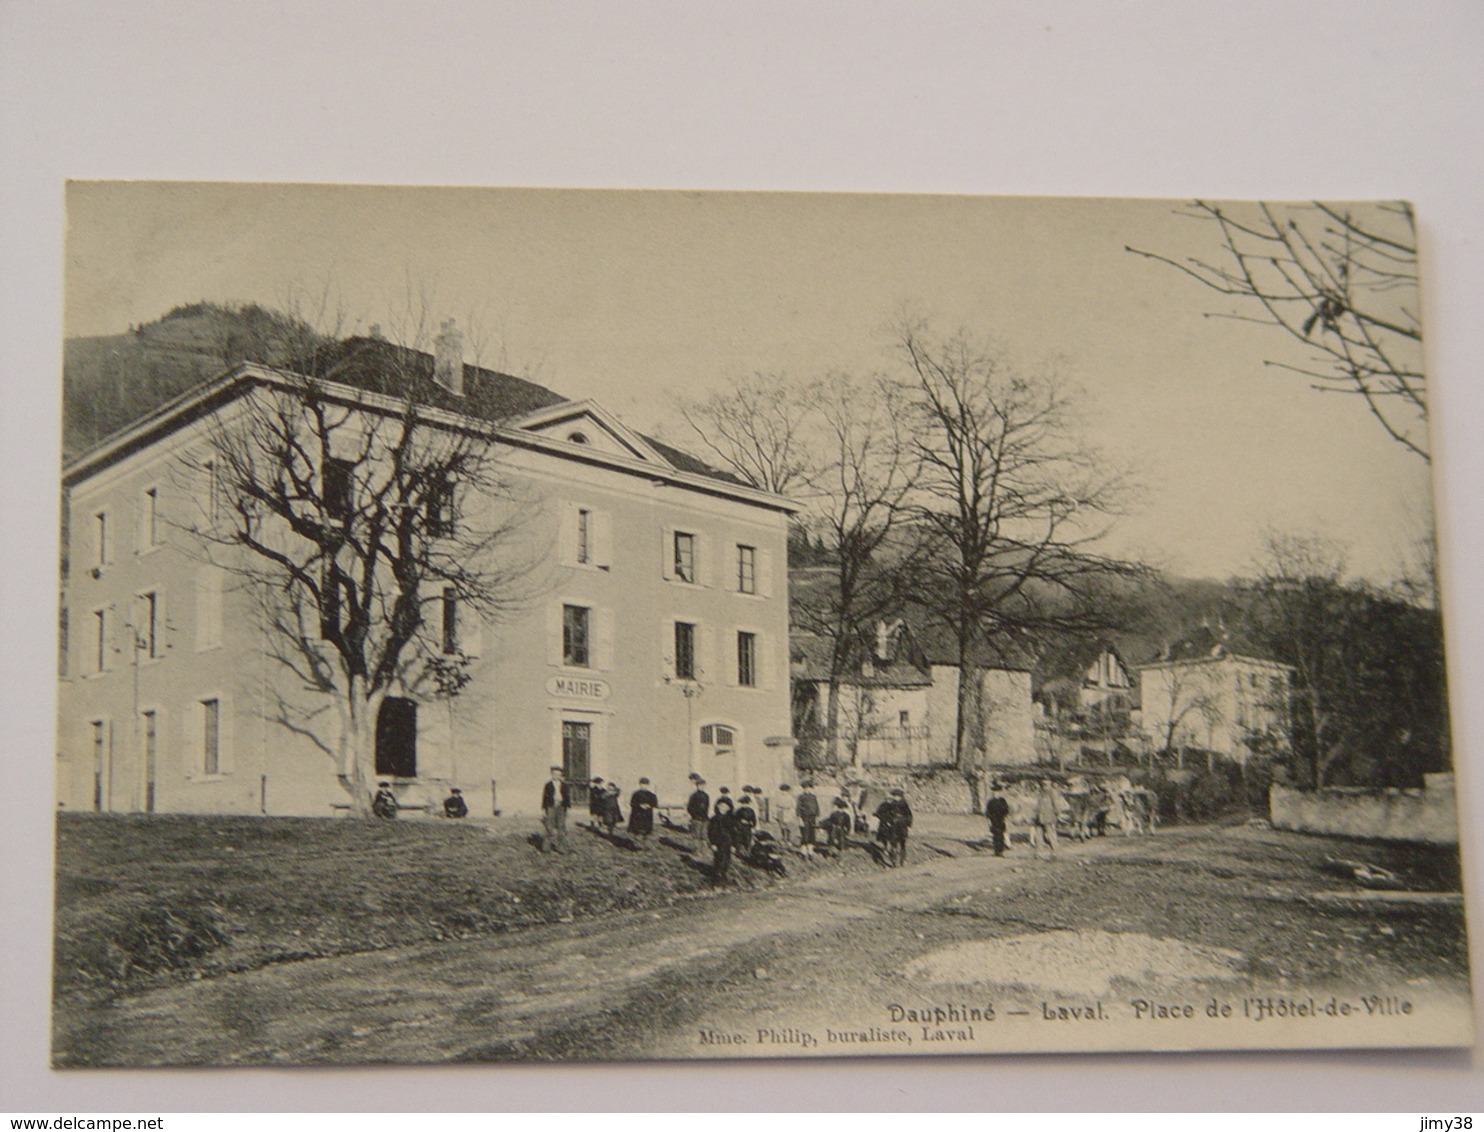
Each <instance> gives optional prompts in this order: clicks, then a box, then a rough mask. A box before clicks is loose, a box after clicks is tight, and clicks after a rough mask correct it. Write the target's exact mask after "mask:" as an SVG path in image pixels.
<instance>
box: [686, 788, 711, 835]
mask: <svg viewBox="0 0 1484 1132" xmlns="http://www.w3.org/2000/svg"><path fill="white" fill-rule="evenodd" d="M692 781H693V782H694V783H695V784H696V788H695V789H694V790H692V791H691V795H690V797H689V798H688V799H687V800H686V803H685V812H686V814H688V815H689V816H690V835H691V836H692V837H694V838H695V839H696V840H697V841H705V840H706V823H707V822H708V821H709V820H710V818H711V795H710V794H708V793H706V780H705V779H704V778H702V777H701V776H700V775H696V776H695V777H694V778H693V779H692Z"/></svg>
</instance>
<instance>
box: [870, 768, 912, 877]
mask: <svg viewBox="0 0 1484 1132" xmlns="http://www.w3.org/2000/svg"><path fill="white" fill-rule="evenodd" d="M911 828H912V807H911V806H909V805H907V794H906V791H904V790H903V789H902V788H901V787H900V786H894V787H892V790H891V794H890V795H888V796H887V799H886V801H884V802H882V803H881V805H879V806H877V807H876V837H877V839H878V840H880V842H881V846H882V848H883V849H884V850H885V851H886V864H887V866H888V867H889V868H893V869H894V868H896V867H897V866H898V865H905V864H906V863H907V831H908V830H909V829H911Z"/></svg>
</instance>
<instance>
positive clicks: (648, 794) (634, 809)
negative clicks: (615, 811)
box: [629, 778, 660, 845]
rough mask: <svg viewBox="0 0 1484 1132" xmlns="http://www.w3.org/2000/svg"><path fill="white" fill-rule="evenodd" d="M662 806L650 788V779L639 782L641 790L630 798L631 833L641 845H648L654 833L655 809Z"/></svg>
mask: <svg viewBox="0 0 1484 1132" xmlns="http://www.w3.org/2000/svg"><path fill="white" fill-rule="evenodd" d="M659 804H660V800H659V798H658V797H657V796H656V795H655V792H654V791H653V790H651V789H650V788H649V779H647V778H641V779H640V780H639V789H637V790H635V791H634V793H633V794H632V795H631V796H630V798H629V832H630V833H631V834H633V835H634V836H635V837H637V838H638V839H639V841H640V843H641V844H646V845H647V844H648V843H649V838H650V835H651V834H653V833H654V808H655V807H656V806H658V805H659Z"/></svg>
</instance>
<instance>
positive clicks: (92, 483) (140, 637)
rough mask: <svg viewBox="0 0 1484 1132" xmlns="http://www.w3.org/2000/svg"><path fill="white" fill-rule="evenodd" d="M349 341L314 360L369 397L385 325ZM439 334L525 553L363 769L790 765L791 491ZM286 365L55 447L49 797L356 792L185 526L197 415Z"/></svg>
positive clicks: (679, 774) (322, 796)
mask: <svg viewBox="0 0 1484 1132" xmlns="http://www.w3.org/2000/svg"><path fill="white" fill-rule="evenodd" d="M344 345H345V346H346V347H347V348H348V349H353V350H356V351H359V352H360V353H359V355H358V356H359V357H360V365H359V367H358V368H357V367H344V370H343V372H344V375H345V376H343V377H337V379H336V380H343V381H345V382H347V383H348V384H346V385H345V386H343V387H341V386H337V385H335V384H333V383H326V384H324V385H323V388H324V390H325V393H326V395H327V396H330V397H337V396H338V397H343V398H344V399H346V400H347V401H353V400H356V399H357V398H359V399H360V403H361V404H365V403H367V401H366V391H367V389H368V388H373V387H374V386H375V383H376V379H377V378H376V368H377V358H378V355H379V351H382V350H385V349H390V347H387V346H386V345H385V343H382V342H381V341H380V340H379V339H375V338H372V339H352V340H350V341H348V342H347V343H345V344H344ZM448 350H452V351H455V358H454V360H452V361H450V360H449V359H448V358H447V357H446V356H440V357H439V358H438V360H437V363H436V366H435V361H434V357H433V356H432V355H427V354H423V355H420V356H419V357H420V360H421V361H422V362H425V363H426V369H427V371H428V372H429V373H430V374H437V375H442V381H441V385H442V388H441V390H440V394H439V396H440V404H441V405H442V407H443V412H444V414H445V419H446V420H448V421H449V422H451V424H452V425H454V426H457V427H480V428H484V429H486V430H488V433H489V435H490V437H491V440H492V442H493V443H496V444H498V445H499V450H500V456H499V459H500V461H501V464H502V475H504V476H505V477H506V478H507V480H508V482H509V483H511V484H512V485H513V488H514V489H515V490H516V492H517V494H518V495H519V497H520V499H521V500H522V508H523V511H524V512H525V514H524V515H523V521H522V523H521V525H520V538H521V539H522V540H524V546H525V548H526V549H527V550H528V551H530V553H531V555H532V556H534V557H535V558H537V559H539V561H538V562H537V566H538V567H539V568H538V569H536V570H535V571H534V572H533V573H532V575H531V576H532V578H533V579H534V580H533V583H532V585H531V586H530V587H528V590H529V592H527V593H526V594H524V595H523V597H522V599H521V601H520V602H519V603H517V605H516V607H515V608H512V609H508V610H505V611H504V612H503V613H502V615H501V616H500V617H499V619H498V621H497V622H491V623H487V624H486V623H481V622H480V621H479V619H478V618H476V617H473V616H472V615H471V614H470V613H469V612H468V611H467V610H461V611H459V613H458V617H457V622H456V625H455V623H454V622H452V621H450V622H449V623H448V624H446V625H445V626H444V627H443V629H444V632H445V633H446V634H447V635H449V636H450V637H451V636H452V635H453V634H454V633H455V632H456V634H457V637H458V639H457V641H456V642H455V641H452V640H450V641H449V647H450V648H451V649H452V648H455V647H456V648H457V651H458V652H459V653H460V655H461V656H467V657H470V658H472V659H471V660H470V661H469V662H468V665H467V669H466V671H467V675H468V677H469V679H468V683H467V685H466V686H465V687H463V688H462V690H461V691H460V692H459V694H458V695H456V696H453V697H443V698H440V697H438V696H432V695H426V694H418V693H415V692H413V691H410V690H408V691H405V692H404V693H403V694H398V690H397V689H393V690H392V692H391V693H390V694H389V695H388V696H387V698H386V699H385V701H384V702H383V703H382V704H381V706H380V709H379V716H378V718H377V721H376V742H375V745H376V751H375V759H376V767H375V771H376V775H377V778H378V779H380V780H385V781H388V782H391V783H392V786H393V790H394V792H395V793H396V795H397V797H398V799H399V801H400V802H402V803H403V804H404V805H405V806H408V807H417V806H427V807H430V808H436V807H437V805H438V803H439V802H440V801H441V799H442V798H443V797H444V796H445V795H446V794H447V792H448V790H449V788H450V787H452V786H458V787H459V788H460V789H461V790H462V791H463V792H464V795H465V797H466V799H467V800H468V803H469V808H470V811H471V813H474V814H484V815H488V814H491V813H504V814H520V813H533V812H536V811H539V808H540V798H541V787H542V784H543V783H544V782H545V781H546V779H547V778H548V775H549V768H550V767H551V766H553V765H556V766H562V767H564V768H565V770H566V772H567V776H568V778H569V780H571V781H572V782H573V783H574V784H576V785H577V786H578V789H577V795H578V799H579V801H580V800H581V799H582V798H583V797H585V784H586V783H587V782H588V780H589V779H590V778H591V777H593V776H601V777H603V778H605V779H608V780H610V781H617V782H618V783H620V784H621V786H622V787H623V788H624V790H625V793H627V792H628V791H630V790H632V789H633V788H634V786H635V785H636V783H637V781H638V779H639V778H640V777H641V776H644V777H648V778H649V779H651V781H652V782H653V784H654V788H655V790H656V791H657V792H658V794H659V795H660V799H661V803H662V804H675V803H680V802H683V801H684V798H685V795H686V793H687V792H688V790H689V781H688V776H689V775H690V774H692V773H700V774H701V775H703V776H704V777H705V778H706V779H707V780H708V782H709V783H710V784H712V786H713V789H714V787H716V786H719V785H723V784H730V785H731V787H732V789H733V790H734V791H735V790H736V789H737V788H738V787H739V786H740V785H741V784H743V783H752V784H756V785H759V786H764V787H766V788H772V787H774V786H776V785H777V784H778V783H779V782H782V781H789V780H791V779H792V777H793V753H792V741H791V740H790V739H789V734H790V709H789V664H788V613H787V609H788V594H787V585H788V574H787V565H786V535H787V525H788V517H789V515H790V514H791V512H792V510H793V507H792V505H791V504H790V503H789V502H788V501H787V500H785V499H782V498H780V497H778V496H774V495H770V494H767V493H764V492H760V491H757V490H754V489H752V488H751V487H749V486H747V485H745V484H742V483H740V482H739V481H737V480H735V479H733V478H731V477H729V476H727V475H725V474H724V473H721V472H718V471H716V470H715V469H712V468H710V467H708V466H706V465H705V464H703V463H702V462H701V461H699V460H696V459H695V458H693V457H691V456H689V455H687V454H686V453H684V452H681V451H678V450H676V449H674V448H672V447H670V446H668V445H665V444H663V443H660V442H658V441H656V440H653V439H650V438H646V437H644V436H641V435H639V434H637V433H635V432H634V431H632V430H630V429H628V428H626V427H625V426H624V425H623V424H622V423H621V422H619V421H618V420H617V419H615V418H614V417H613V416H612V415H611V414H610V413H608V412H607V411H605V410H604V409H603V408H601V407H600V406H598V405H596V404H594V403H592V402H591V401H579V402H574V401H570V400H567V399H565V398H563V397H561V396H560V395H559V394H557V393H554V392H552V391H551V390H549V389H546V388H544V387H542V386H539V385H536V384H533V383H531V382H527V381H524V380H522V379H519V378H515V377H511V376H509V375H504V374H498V373H495V372H492V371H489V370H485V369H482V368H479V367H475V366H470V365H465V364H464V363H463V361H462V358H461V357H458V356H457V353H459V352H461V346H460V344H459V343H458V342H457V340H456V338H454V339H452V340H449V339H448V337H447V336H445V338H441V339H440V344H439V354H440V355H444V354H445V353H446V351H448ZM400 356H401V358H402V359H403V360H405V358H406V356H407V352H406V351H402V352H401V355H400ZM282 379H283V374H282V373H280V372H279V371H275V370H272V369H270V368H267V367H262V366H257V365H253V364H243V365H239V366H237V367H236V368H234V369H232V370H231V371H230V372H228V373H226V374H224V375H223V376H221V377H219V378H217V379H216V380H214V381H211V382H208V383H205V384H203V385H201V386H198V387H197V388H195V389H192V390H190V391H188V392H187V393H185V394H183V395H181V396H180V397H177V398H176V399H175V400H173V401H171V402H169V403H167V404H165V405H163V406H161V407H160V408H158V409H157V410H155V411H154V412H153V413H151V414H150V415H149V416H147V417H146V418H144V419H142V420H139V421H136V422H134V423H133V424H132V425H130V426H128V427H127V428H125V429H123V430H121V431H120V432H118V433H116V434H114V435H113V436H111V437H109V438H108V439H106V440H105V441H103V442H102V443H100V444H98V445H97V446H96V447H94V448H93V449H91V450H90V451H88V452H86V453H83V454H82V455H80V456H78V457H77V458H76V459H74V460H72V461H71V462H70V463H69V464H67V466H66V467H65V468H64V470H63V496H64V514H65V516H66V522H65V524H64V548H63V550H64V553H63V561H64V567H63V584H62V590H63V593H62V624H61V656H60V677H61V689H60V720H59V727H58V748H57V755H58V795H59V804H60V805H61V807H62V808H64V809H66V810H79V811H106V812H125V813H139V812H153V813H219V814H283V815H312V816H331V815H333V814H335V813H336V812H337V811H343V810H344V808H345V806H346V804H347V802H348V801H349V798H348V795H347V792H346V790H345V789H344V788H343V787H342V785H341V784H340V781H339V780H338V779H337V765H336V762H335V760H334V758H333V756H332V754H331V753H330V751H331V750H332V749H333V747H334V745H335V733H334V729H335V727H336V723H335V718H336V716H335V711H334V710H333V705H331V704H329V703H328V702H327V703H325V704H324V705H323V710H321V711H318V712H317V713H316V705H315V703H314V702H313V697H314V696H315V695H323V693H316V692H314V691H313V690H306V688H305V687H304V686H303V684H302V682H297V683H296V682H295V681H294V680H292V679H291V678H289V677H288V676H287V675H286V673H285V671H284V669H283V666H282V665H277V664H275V663H274V662H273V660H272V651H273V648H274V647H275V642H273V641H271V640H269V639H266V634H268V632H269V630H267V629H265V628H264V627H263V618H262V617H261V616H258V615H256V611H255V610H254V609H253V608H252V604H251V603H252V601H253V598H252V594H251V592H250V589H249V588H248V587H244V586H243V585H240V584H239V579H238V577H237V575H236V574H235V573H234V570H233V569H232V565H231V563H230V562H223V561H221V560H220V556H216V557H212V556H210V555H205V554H203V553H202V549H201V547H200V546H199V545H198V544H197V540H196V538H195V536H194V534H193V531H194V530H195V529H196V520H197V518H198V517H199V516H200V514H201V512H202V510H203V508H210V507H214V506H216V505H217V503H216V501H215V500H214V499H213V498H212V496H213V490H214V489H213V485H212V484H211V483H210V482H209V475H208V472H209V468H208V467H206V465H208V464H209V459H208V458H207V457H206V456H205V455H203V454H205V453H208V452H209V437H210V435H211V430H212V429H213V428H220V427H221V424H222V422H223V421H224V420H227V419H230V417H231V414H232V413H233V411H234V406H239V407H240V405H241V404H242V401H243V399H244V398H249V397H252V396H255V395H257V394H258V393H260V392H261V391H262V390H264V389H267V388H271V387H272V386H273V384H274V383H275V382H276V381H280V380H282ZM358 386H359V388H358ZM475 388H477V389H478V391H479V392H480V394H481V396H480V397H478V398H472V397H471V398H467V403H468V404H471V405H472V404H474V403H477V404H478V405H479V406H480V409H479V412H480V413H481V414H484V415H485V419H483V420H479V421H473V420H468V419H461V417H460V414H461V413H464V412H465V411H466V410H465V408H464V406H465V395H466V394H467V393H468V392H470V391H472V390H474V389H475ZM379 403H380V404H382V405H383V406H384V407H386V404H387V403H386V400H385V398H383V400H382V401H381V402H379ZM492 406H493V407H494V408H495V409H497V410H498V412H495V413H494V414H493V415H491V407H492ZM388 411H395V405H394V404H393V405H390V407H389V408H388ZM469 411H472V410H469ZM326 699H327V700H328V697H326ZM289 701H292V702H294V704H295V707H296V709H297V713H296V714H295V715H294V717H293V719H294V720H296V721H298V722H294V723H293V725H292V726H290V725H287V724H286V722H285V720H286V719H287V718H288V717H287V716H286V714H285V711H284V705H285V703H287V702H289ZM305 719H310V720H312V723H311V724H310V725H309V726H305V725H304V723H303V721H304V720H305Z"/></svg>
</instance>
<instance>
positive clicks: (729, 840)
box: [706, 786, 736, 884]
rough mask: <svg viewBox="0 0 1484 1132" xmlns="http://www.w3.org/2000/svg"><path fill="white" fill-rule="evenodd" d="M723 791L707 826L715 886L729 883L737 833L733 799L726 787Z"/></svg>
mask: <svg viewBox="0 0 1484 1132" xmlns="http://www.w3.org/2000/svg"><path fill="white" fill-rule="evenodd" d="M722 791H723V793H722V795H721V797H719V798H717V799H716V809H715V810H714V811H713V812H712V814H711V820H710V822H708V823H707V825H706V837H707V839H708V840H710V842H711V881H712V883H713V884H725V883H726V882H727V873H728V872H730V870H731V867H732V845H733V843H734V841H735V839H736V831H735V830H734V829H733V828H732V813H733V808H732V799H731V798H730V797H728V796H727V794H726V793H725V791H726V787H725V786H723V787H722Z"/></svg>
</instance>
